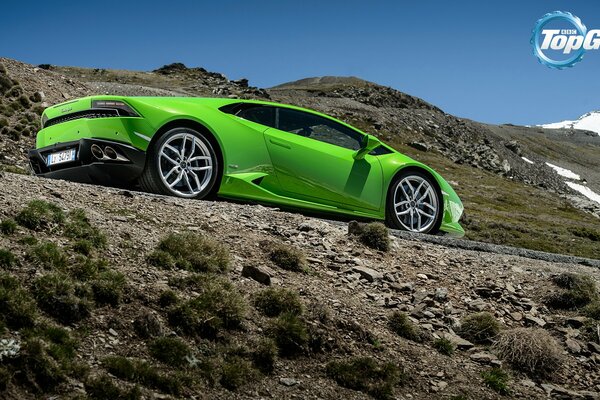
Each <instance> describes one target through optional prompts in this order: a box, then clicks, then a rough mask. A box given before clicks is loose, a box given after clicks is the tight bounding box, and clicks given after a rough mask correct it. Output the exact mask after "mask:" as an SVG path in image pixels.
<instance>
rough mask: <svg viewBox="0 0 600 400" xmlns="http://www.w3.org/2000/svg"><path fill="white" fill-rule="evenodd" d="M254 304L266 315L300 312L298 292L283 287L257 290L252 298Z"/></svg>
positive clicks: (274, 315)
mask: <svg viewBox="0 0 600 400" xmlns="http://www.w3.org/2000/svg"><path fill="white" fill-rule="evenodd" d="M254 306H255V307H256V308H257V309H258V310H259V311H260V312H261V313H263V314H264V315H266V316H267V317H278V316H279V315H280V314H282V313H291V314H295V315H300V314H302V303H300V298H299V296H298V294H297V293H296V292H293V291H291V290H289V289H284V288H281V289H274V288H269V289H265V290H263V291H261V292H259V293H258V294H257V295H256V296H255V298H254Z"/></svg>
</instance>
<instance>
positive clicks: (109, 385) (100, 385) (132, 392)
mask: <svg viewBox="0 0 600 400" xmlns="http://www.w3.org/2000/svg"><path fill="white" fill-rule="evenodd" d="M85 391H86V393H87V395H88V397H89V398H90V399H92V400H106V399H111V400H139V399H141V398H142V393H141V392H140V389H139V388H138V387H137V386H134V387H132V388H131V389H129V390H126V389H121V388H120V387H119V386H117V385H116V384H115V382H114V381H113V379H112V378H111V377H109V376H108V375H104V374H103V375H100V376H96V377H94V378H90V379H88V380H86V382H85Z"/></svg>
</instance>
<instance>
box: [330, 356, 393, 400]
mask: <svg viewBox="0 0 600 400" xmlns="http://www.w3.org/2000/svg"><path fill="white" fill-rule="evenodd" d="M325 372H326V373H327V376H329V377H330V378H331V379H333V380H335V381H336V382H337V384H338V385H340V386H343V387H345V388H348V389H353V390H358V391H360V392H363V393H367V394H369V395H371V396H373V397H374V398H376V399H391V398H393V395H394V387H395V386H396V385H398V384H400V383H401V382H402V380H403V378H404V376H403V375H404V374H403V373H402V371H400V369H399V368H398V367H397V366H396V365H394V364H392V363H384V364H379V363H378V362H377V361H375V360H374V359H372V358H370V357H357V358H352V359H349V360H347V361H331V362H329V363H328V364H327V366H326V368H325Z"/></svg>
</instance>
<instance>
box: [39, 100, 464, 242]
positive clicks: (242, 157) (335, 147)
mask: <svg viewBox="0 0 600 400" xmlns="http://www.w3.org/2000/svg"><path fill="white" fill-rule="evenodd" d="M29 159H30V163H31V168H32V170H33V171H34V173H35V174H36V175H39V176H43V177H48V178H58V179H66V180H72V181H78V182H86V183H96V184H103V185H109V186H137V187H140V188H141V189H143V190H145V191H148V192H153V193H158V194H164V195H172V196H178V197H185V198H193V199H203V198H207V197H209V196H219V197H222V198H231V199H239V200H251V201H255V202H260V203H271V204H277V205H280V206H284V207H288V208H294V209H305V210H312V211H317V212H325V213H334V214H336V213H337V214H343V215H345V216H351V217H362V218H367V219H378V220H384V221H386V223H387V224H388V226H390V227H392V228H397V229H404V230H408V231H413V232H422V233H438V232H441V233H447V234H452V235H455V236H460V235H462V234H463V233H464V231H463V229H462V227H461V226H460V224H459V222H458V221H459V218H460V216H461V214H462V211H463V205H462V203H461V201H460V199H459V198H458V196H457V195H456V193H455V192H454V190H453V189H452V188H451V187H450V185H449V184H448V183H447V182H446V181H445V180H444V179H443V178H442V177H441V176H440V175H439V174H438V173H437V172H435V171H434V170H433V169H431V168H430V167H428V166H426V165H424V164H422V163H419V162H418V161H415V160H413V159H411V158H410V157H408V156H406V155H403V154H401V153H399V152H397V151H396V150H394V149H393V148H391V147H390V146H387V145H386V144H384V143H382V142H381V141H379V140H378V139H377V138H376V137H375V136H372V135H369V134H366V133H364V132H362V131H360V130H358V129H356V128H354V127H352V126H350V125H348V124H346V123H344V122H341V121H338V120H336V119H334V118H332V117H330V116H327V115H324V114H321V113H318V112H316V111H312V110H308V109H304V108H300V107H295V106H291V105H285V104H278V103H273V102H266V101H256V100H240V99H219V98H188V97H185V98H174V97H123V96H92V97H85V98H81V99H77V100H73V101H69V102H65V103H62V104H58V105H55V106H52V107H49V108H47V109H46V110H45V111H44V113H43V115H42V129H41V130H40V132H39V133H38V134H37V139H36V148H35V149H32V150H30V152H29Z"/></svg>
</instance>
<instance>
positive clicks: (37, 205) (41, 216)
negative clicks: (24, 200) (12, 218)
mask: <svg viewBox="0 0 600 400" xmlns="http://www.w3.org/2000/svg"><path fill="white" fill-rule="evenodd" d="M16 220H17V222H18V223H19V224H20V225H22V226H24V227H26V228H29V229H33V230H41V229H47V228H52V227H54V226H55V225H60V224H62V223H63V222H64V220H65V216H64V214H63V212H62V210H61V209H60V208H59V207H58V206H56V205H54V204H52V203H48V202H47V201H44V200H31V201H30V202H29V203H28V204H27V206H26V207H25V208H24V209H22V210H21V211H20V212H19V214H17V218H16Z"/></svg>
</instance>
